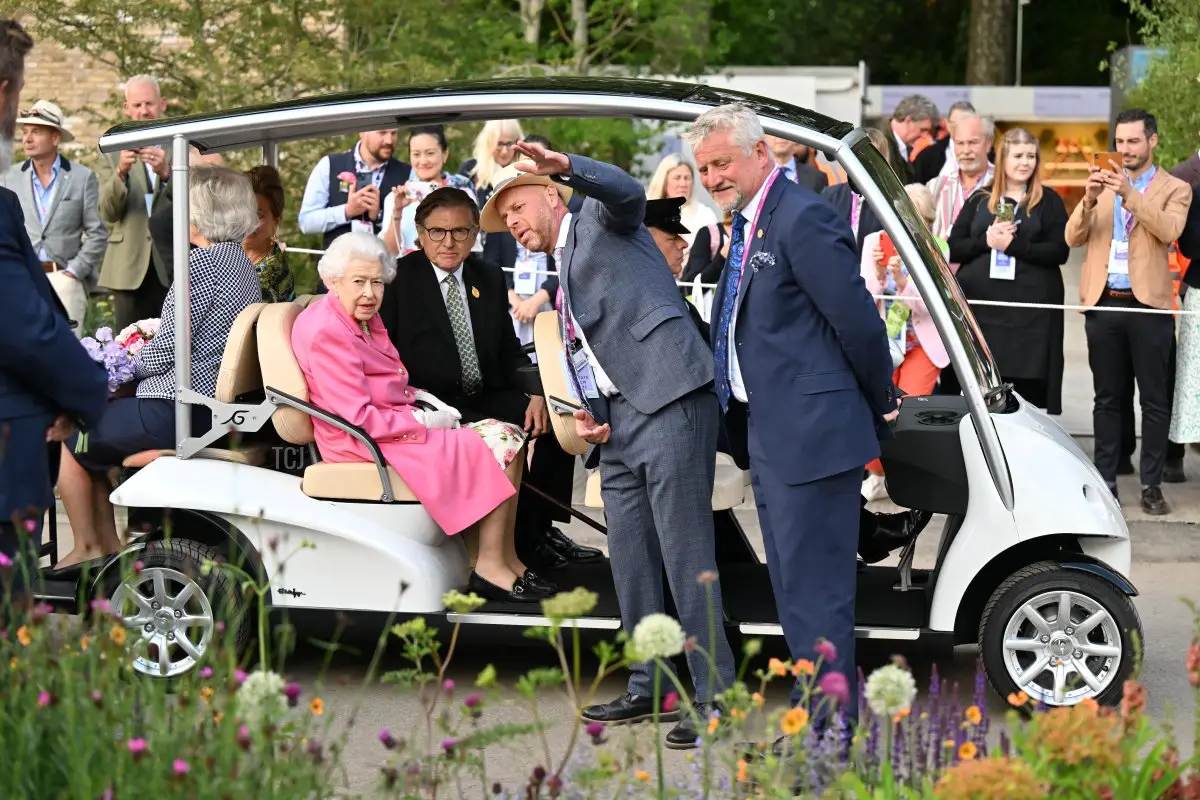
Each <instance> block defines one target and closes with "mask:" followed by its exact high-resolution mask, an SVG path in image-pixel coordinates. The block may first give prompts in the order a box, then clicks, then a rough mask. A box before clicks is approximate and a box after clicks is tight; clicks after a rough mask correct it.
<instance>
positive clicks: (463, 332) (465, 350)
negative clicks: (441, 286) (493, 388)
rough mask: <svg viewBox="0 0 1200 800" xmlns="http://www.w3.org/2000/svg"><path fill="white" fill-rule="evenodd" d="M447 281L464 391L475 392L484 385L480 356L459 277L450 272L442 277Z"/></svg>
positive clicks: (450, 312) (448, 298)
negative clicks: (460, 287) (472, 335)
mask: <svg viewBox="0 0 1200 800" xmlns="http://www.w3.org/2000/svg"><path fill="white" fill-rule="evenodd" d="M442 280H443V281H445V283H446V289H447V291H446V311H447V312H448V313H449V314H450V328H451V329H452V330H453V331H454V341H455V343H456V344H458V360H459V361H461V362H462V373H463V391H464V392H466V393H467V394H475V392H478V391H479V389H480V387H481V386H482V385H483V377H482V376H481V375H480V372H479V357H478V356H477V355H476V353H475V342H474V341H473V340H472V339H471V329H470V327H468V325H467V310H466V308H464V307H463V300H462V295H461V294H459V293H458V279H457V278H455V277H454V273H453V272H452V273H450V274H449V275H447V276H446V277H445V278H443V279H442Z"/></svg>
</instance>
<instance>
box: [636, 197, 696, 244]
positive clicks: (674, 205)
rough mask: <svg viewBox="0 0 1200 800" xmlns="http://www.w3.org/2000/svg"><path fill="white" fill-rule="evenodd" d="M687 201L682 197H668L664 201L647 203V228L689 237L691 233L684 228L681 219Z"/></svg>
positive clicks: (648, 201) (649, 201)
mask: <svg viewBox="0 0 1200 800" xmlns="http://www.w3.org/2000/svg"><path fill="white" fill-rule="evenodd" d="M686 202H687V200H686V199H685V198H682V197H668V198H666V199H663V200H647V201H646V220H645V221H646V227H647V228H658V229H659V230H660V231H666V232H667V233H674V234H678V235H679V236H687V235H688V234H689V233H691V231H689V230H688V229H687V228H685V227H684V225H683V221H682V219H681V217H680V214H681V210H682V209H683V204H684V203H686Z"/></svg>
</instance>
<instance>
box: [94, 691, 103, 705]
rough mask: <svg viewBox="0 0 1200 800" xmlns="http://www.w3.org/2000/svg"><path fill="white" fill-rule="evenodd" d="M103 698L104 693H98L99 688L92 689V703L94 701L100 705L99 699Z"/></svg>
mask: <svg viewBox="0 0 1200 800" xmlns="http://www.w3.org/2000/svg"><path fill="white" fill-rule="evenodd" d="M103 699H104V695H102V694H100V690H99V689H95V690H93V691H92V702H93V703H95V704H96V705H100V701H102V700H103Z"/></svg>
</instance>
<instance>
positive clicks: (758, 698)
mask: <svg viewBox="0 0 1200 800" xmlns="http://www.w3.org/2000/svg"><path fill="white" fill-rule="evenodd" d="M750 702H751V703H753V704H754V705H755V706H756V707H758V708H762V704H763V696H762V695H761V694H759V693H758V692H755V693H754V694H753V695H752V696H751V697H750Z"/></svg>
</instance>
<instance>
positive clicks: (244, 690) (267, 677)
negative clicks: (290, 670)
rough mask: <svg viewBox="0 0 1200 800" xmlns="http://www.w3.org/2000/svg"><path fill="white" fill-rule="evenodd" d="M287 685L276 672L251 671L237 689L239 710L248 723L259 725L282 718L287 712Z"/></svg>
mask: <svg viewBox="0 0 1200 800" xmlns="http://www.w3.org/2000/svg"><path fill="white" fill-rule="evenodd" d="M286 685H287V684H286V683H285V682H284V680H283V678H282V677H281V676H280V675H278V674H276V673H274V672H265V671H262V670H258V671H255V672H252V673H250V675H248V676H247V677H246V680H245V681H243V682H242V685H241V687H240V688H239V689H238V691H237V705H238V711H239V713H240V714H241V715H242V717H243V718H244V719H245V722H246V724H247V725H251V726H258V725H261V724H263V723H265V722H271V723H273V722H277V721H278V720H280V719H281V718H282V717H283V716H284V714H286V713H287V699H286V698H285V697H284V695H283V690H284V687H285V686H286Z"/></svg>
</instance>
